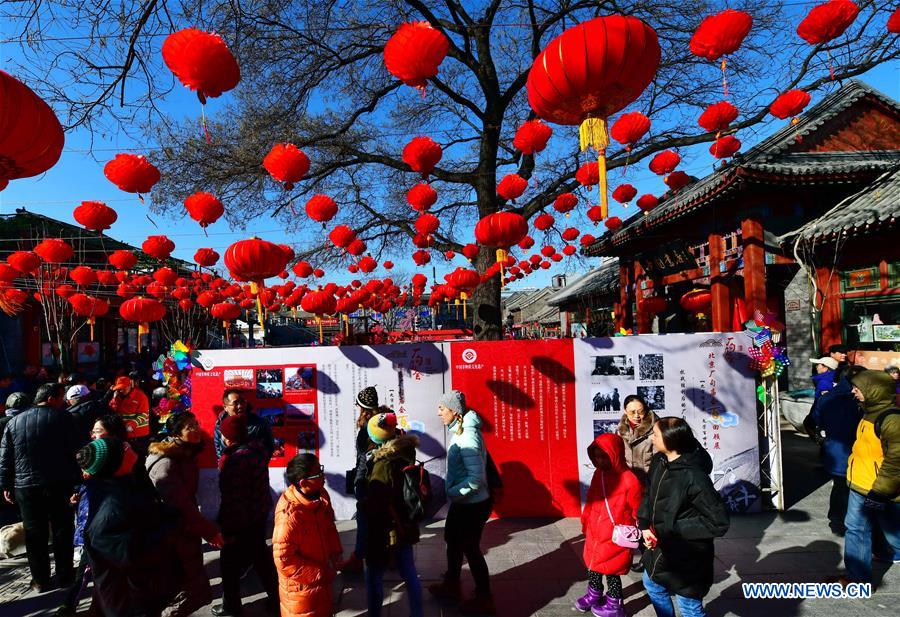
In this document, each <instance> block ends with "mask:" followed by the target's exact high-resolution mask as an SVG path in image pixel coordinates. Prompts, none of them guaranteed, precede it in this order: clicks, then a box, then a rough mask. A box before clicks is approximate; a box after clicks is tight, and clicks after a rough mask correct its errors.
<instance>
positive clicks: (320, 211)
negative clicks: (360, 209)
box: [306, 195, 338, 227]
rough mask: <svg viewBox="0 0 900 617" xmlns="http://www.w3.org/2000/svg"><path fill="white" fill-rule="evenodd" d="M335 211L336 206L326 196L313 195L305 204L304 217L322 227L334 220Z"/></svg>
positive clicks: (336, 209)
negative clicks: (320, 224)
mask: <svg viewBox="0 0 900 617" xmlns="http://www.w3.org/2000/svg"><path fill="white" fill-rule="evenodd" d="M337 211H338V205H337V204H336V203H335V202H334V200H333V199H332V198H331V197H329V196H328V195H313V196H312V197H310V198H309V201H307V202H306V216H308V217H309V218H311V219H312V220H314V221H318V222H319V223H322V226H323V227H324V226H325V223H327V222H328V221H330V220H331V219H333V218H334V215H335V214H337Z"/></svg>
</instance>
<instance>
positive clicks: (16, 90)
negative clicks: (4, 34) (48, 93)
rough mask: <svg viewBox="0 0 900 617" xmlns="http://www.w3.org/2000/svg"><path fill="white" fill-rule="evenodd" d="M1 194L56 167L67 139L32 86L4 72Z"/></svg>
mask: <svg viewBox="0 0 900 617" xmlns="http://www.w3.org/2000/svg"><path fill="white" fill-rule="evenodd" d="M0 109H3V110H8V111H6V112H5V113H3V114H2V115H0V152H2V153H3V155H2V156H0V191H2V190H3V189H4V188H6V185H7V184H8V182H9V181H10V180H15V179H17V178H30V177H32V176H36V175H38V174H41V173H44V172H45V171H47V170H48V169H50V168H51V167H53V166H54V165H55V164H56V162H57V161H58V160H59V157H60V154H62V149H63V144H64V142H65V136H64V135H63V130H62V126H60V124H59V120H57V118H56V114H54V113H53V110H52V109H50V106H49V105H47V103H45V102H44V101H43V100H41V99H40V98H39V97H38V96H37V95H36V94H35V93H34V92H32V91H31V89H30V88H28V86H26V85H25V84H23V83H22V82H20V81H19V80H18V79H16V78H15V77H12V76H11V75H9V74H8V73H6V72H4V71H0Z"/></svg>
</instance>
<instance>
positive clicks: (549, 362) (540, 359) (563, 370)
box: [531, 356, 575, 384]
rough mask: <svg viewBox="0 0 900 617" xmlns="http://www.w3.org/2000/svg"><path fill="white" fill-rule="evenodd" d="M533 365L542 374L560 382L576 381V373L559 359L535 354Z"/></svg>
mask: <svg viewBox="0 0 900 617" xmlns="http://www.w3.org/2000/svg"><path fill="white" fill-rule="evenodd" d="M531 365H532V366H533V367H534V368H535V370H537V372H539V373H540V374H541V375H543V376H544V377H546V378H547V379H550V380H552V381H554V382H555V383H558V384H564V383H575V373H573V372H572V371H571V370H570V369H569V367H567V366H566V365H564V364H562V363H561V362H559V361H558V360H554V359H553V358H550V357H548V356H535V357H534V358H533V359H532V360H531Z"/></svg>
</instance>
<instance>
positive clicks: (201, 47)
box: [162, 28, 241, 103]
mask: <svg viewBox="0 0 900 617" xmlns="http://www.w3.org/2000/svg"><path fill="white" fill-rule="evenodd" d="M162 56H163V61H165V63H166V66H167V67H169V70H170V71H172V73H174V74H175V77H177V78H178V81H180V82H181V83H182V84H183V85H184V86H185V87H186V88H188V89H189V90H192V91H196V92H197V98H199V99H200V102H201V103H206V99H207V98H215V97H217V96H220V95H221V94H222V93H223V92H227V91H229V90H231V89H232V88H234V87H235V86H236V85H237V84H238V81H240V79H241V70H240V69H239V68H238V64H237V61H236V60H235V59H234V56H233V55H232V54H231V51H230V50H229V49H228V45H226V44H225V41H224V40H223V39H222V37H221V36H219V35H218V34H212V33H210V32H204V31H203V30H197V29H196V28H185V29H184V30H179V31H178V32H173V33H172V34H170V35H169V36H167V37H166V40H165V41H163V45H162Z"/></svg>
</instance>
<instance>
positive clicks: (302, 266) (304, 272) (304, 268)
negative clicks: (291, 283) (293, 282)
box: [291, 261, 313, 279]
mask: <svg viewBox="0 0 900 617" xmlns="http://www.w3.org/2000/svg"><path fill="white" fill-rule="evenodd" d="M291 269H292V270H293V271H294V274H296V275H297V276H298V277H300V278H302V279H305V278H306V277H308V276H309V275H311V274H312V273H313V267H312V266H311V265H309V264H308V263H307V262H305V261H298V262H297V263H295V264H294V267H293V268H291Z"/></svg>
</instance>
